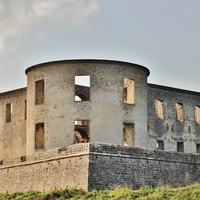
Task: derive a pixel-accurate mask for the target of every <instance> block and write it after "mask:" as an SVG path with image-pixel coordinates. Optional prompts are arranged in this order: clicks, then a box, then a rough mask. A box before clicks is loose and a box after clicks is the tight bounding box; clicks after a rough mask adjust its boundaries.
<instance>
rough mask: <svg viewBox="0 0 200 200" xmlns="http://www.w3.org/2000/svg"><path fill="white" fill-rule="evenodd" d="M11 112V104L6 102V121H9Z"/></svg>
mask: <svg viewBox="0 0 200 200" xmlns="http://www.w3.org/2000/svg"><path fill="white" fill-rule="evenodd" d="M12 113H13V104H12V103H7V104H6V122H11V119H12Z"/></svg>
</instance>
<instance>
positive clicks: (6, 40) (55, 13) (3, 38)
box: [0, 0, 99, 66]
mask: <svg viewBox="0 0 200 200" xmlns="http://www.w3.org/2000/svg"><path fill="white" fill-rule="evenodd" d="M98 10H99V3H98V1H97V0H0V19H1V20H0V30H1V34H0V62H1V64H2V62H4V61H5V58H6V57H7V55H8V54H10V53H12V51H13V46H14V45H16V44H17V43H19V42H21V41H22V39H23V36H24V35H25V34H27V33H28V32H30V31H31V30H36V29H37V30H38V32H42V33H43V34H45V33H44V32H45V30H46V29H47V28H48V29H49V28H51V26H53V25H54V24H55V23H57V22H59V21H62V22H63V25H64V24H71V25H73V26H78V27H83V28H84V27H87V26H89V24H90V21H91V20H92V19H93V18H94V16H95V15H96V14H97V13H98ZM47 34H48V32H47ZM1 66H3V65H1Z"/></svg>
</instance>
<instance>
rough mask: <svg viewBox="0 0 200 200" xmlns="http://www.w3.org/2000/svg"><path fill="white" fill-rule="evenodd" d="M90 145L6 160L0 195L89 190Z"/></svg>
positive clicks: (1, 169) (0, 173) (1, 170)
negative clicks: (20, 192) (71, 189)
mask: <svg viewBox="0 0 200 200" xmlns="http://www.w3.org/2000/svg"><path fill="white" fill-rule="evenodd" d="M88 149H89V146H88V144H77V145H73V146H70V147H68V148H67V150H66V149H64V148H63V149H56V150H50V151H46V152H44V151H43V152H37V153H36V154H34V155H33V156H26V157H25V156H24V157H21V158H18V159H10V160H4V161H3V162H1V165H0V192H6V191H9V192H14V191H27V190H41V191H43V190H47V191H48V190H53V189H56V188H66V187H69V188H81V189H83V190H87V188H88V182H87V181H88V163H89V160H88Z"/></svg>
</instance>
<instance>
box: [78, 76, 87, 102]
mask: <svg viewBox="0 0 200 200" xmlns="http://www.w3.org/2000/svg"><path fill="white" fill-rule="evenodd" d="M74 100H75V101H90V76H89V75H84V76H75V95H74Z"/></svg>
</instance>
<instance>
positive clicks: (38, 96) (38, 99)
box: [35, 80, 44, 104]
mask: <svg viewBox="0 0 200 200" xmlns="http://www.w3.org/2000/svg"><path fill="white" fill-rule="evenodd" d="M42 103H44V80H39V81H36V82H35V104H42Z"/></svg>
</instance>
